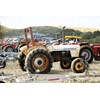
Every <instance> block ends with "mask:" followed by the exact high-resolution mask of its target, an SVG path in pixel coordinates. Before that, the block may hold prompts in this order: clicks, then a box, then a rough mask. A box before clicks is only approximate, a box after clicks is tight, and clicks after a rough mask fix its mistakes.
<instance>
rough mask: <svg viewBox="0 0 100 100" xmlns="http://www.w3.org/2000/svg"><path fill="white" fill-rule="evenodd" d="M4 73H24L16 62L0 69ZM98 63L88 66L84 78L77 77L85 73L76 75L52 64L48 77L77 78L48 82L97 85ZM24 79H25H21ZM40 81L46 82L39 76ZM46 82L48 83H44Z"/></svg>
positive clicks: (98, 78)
mask: <svg viewBox="0 0 100 100" xmlns="http://www.w3.org/2000/svg"><path fill="white" fill-rule="evenodd" d="M1 72H4V73H6V74H16V75H20V74H24V73H25V72H23V71H22V70H21V69H20V68H19V65H18V62H17V61H7V66H6V68H4V69H0V73H1ZM99 73H100V61H93V63H92V64H90V66H89V74H90V75H88V76H84V77H79V76H77V75H83V74H84V75H85V73H82V74H76V73H73V72H72V71H71V70H70V69H69V70H62V69H61V68H60V64H59V62H57V63H54V64H53V68H52V70H51V72H50V73H49V74H50V75H51V74H52V76H53V75H54V77H55V75H57V74H58V75H68V76H70V75H73V76H74V75H75V76H77V77H70V78H66V79H65V80H56V81H50V82H55V83H99V82H100V75H99ZM23 78H25V77H23ZM48 78H49V77H48ZM39 80H40V81H42V80H46V79H45V76H43V75H41V76H39V77H38V82H39ZM45 82H48V81H45Z"/></svg>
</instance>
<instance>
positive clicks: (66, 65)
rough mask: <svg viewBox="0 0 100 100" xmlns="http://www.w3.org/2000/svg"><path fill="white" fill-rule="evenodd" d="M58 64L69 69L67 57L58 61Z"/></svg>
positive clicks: (69, 63)
mask: <svg viewBox="0 0 100 100" xmlns="http://www.w3.org/2000/svg"><path fill="white" fill-rule="evenodd" d="M60 66H61V68H62V69H70V67H71V60H70V59H68V58H64V59H62V61H61V62H60Z"/></svg>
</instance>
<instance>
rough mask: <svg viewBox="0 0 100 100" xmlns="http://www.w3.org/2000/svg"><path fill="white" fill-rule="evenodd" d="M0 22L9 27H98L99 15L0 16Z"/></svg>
mask: <svg viewBox="0 0 100 100" xmlns="http://www.w3.org/2000/svg"><path fill="white" fill-rule="evenodd" d="M0 24H2V25H4V26H7V27H9V28H25V27H29V26H45V25H50V26H68V27H93V28H100V16H0Z"/></svg>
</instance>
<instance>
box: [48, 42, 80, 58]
mask: <svg viewBox="0 0 100 100" xmlns="http://www.w3.org/2000/svg"><path fill="white" fill-rule="evenodd" d="M48 50H49V51H50V52H53V51H70V52H71V56H72V57H79V51H80V45H75V44H74V45H63V44H61V45H51V46H49V47H48Z"/></svg>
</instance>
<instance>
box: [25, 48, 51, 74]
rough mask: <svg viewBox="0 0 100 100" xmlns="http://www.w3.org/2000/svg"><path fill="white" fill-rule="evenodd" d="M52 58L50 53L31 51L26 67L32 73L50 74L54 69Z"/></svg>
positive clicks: (41, 50)
mask: <svg viewBox="0 0 100 100" xmlns="http://www.w3.org/2000/svg"><path fill="white" fill-rule="evenodd" d="M52 59H53V58H52V56H51V54H50V53H48V51H46V50H43V49H37V50H33V51H31V52H30V53H29V54H28V55H27V57H26V60H25V66H26V68H27V69H28V71H29V72H30V73H32V74H33V73H35V72H37V73H48V72H50V70H51V68H52V63H53V60H52Z"/></svg>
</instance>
